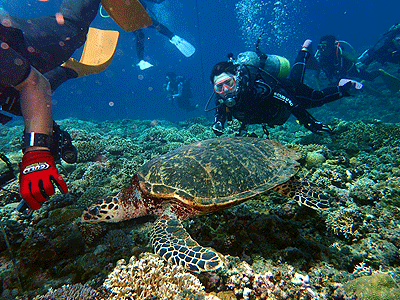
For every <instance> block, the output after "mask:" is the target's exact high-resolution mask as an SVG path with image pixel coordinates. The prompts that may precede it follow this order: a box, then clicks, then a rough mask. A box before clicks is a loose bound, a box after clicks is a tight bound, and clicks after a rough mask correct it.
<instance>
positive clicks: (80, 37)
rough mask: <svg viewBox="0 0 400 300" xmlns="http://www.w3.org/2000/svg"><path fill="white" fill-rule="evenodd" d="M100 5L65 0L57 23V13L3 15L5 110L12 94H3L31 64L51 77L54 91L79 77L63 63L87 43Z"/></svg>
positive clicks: (0, 78)
mask: <svg viewBox="0 0 400 300" xmlns="http://www.w3.org/2000/svg"><path fill="white" fill-rule="evenodd" d="M99 4H100V0H64V1H63V2H62V4H61V6H60V10H59V13H61V15H62V16H63V18H64V23H63V24H58V23H57V20H56V17H55V16H54V15H52V16H45V17H39V18H33V19H29V20H25V19H21V18H17V17H12V16H9V15H1V16H0V45H1V47H0V104H1V105H2V109H4V110H7V107H8V106H9V105H7V104H5V103H4V102H5V101H7V99H8V98H9V97H8V96H5V95H4V94H7V93H8V91H10V88H12V87H14V86H17V85H18V84H20V83H21V82H23V81H24V80H25V79H26V78H27V76H28V75H29V73H30V69H31V66H33V67H34V68H36V69H37V70H38V71H39V72H40V73H42V74H43V75H44V76H45V77H46V78H48V79H49V81H50V84H51V87H52V90H55V88H56V87H58V85H59V84H61V83H62V82H64V81H66V80H67V79H69V78H73V77H77V74H76V73H75V72H74V71H72V70H70V69H67V68H63V67H60V65H61V64H62V63H64V62H65V61H66V60H68V58H69V57H70V56H71V55H72V54H73V53H74V51H75V50H76V49H78V48H79V47H81V46H82V45H83V44H84V43H85V40H86V34H87V32H88V30H89V25H90V23H91V22H92V21H93V19H94V18H95V16H96V14H97V10H98V8H99ZM4 91H5V92H4ZM14 94H15V92H14ZM14 109H15V107H14ZM9 110H11V112H12V113H13V111H12V109H9Z"/></svg>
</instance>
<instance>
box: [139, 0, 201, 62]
mask: <svg viewBox="0 0 400 300" xmlns="http://www.w3.org/2000/svg"><path fill="white" fill-rule="evenodd" d="M139 1H140V3H141V4H142V5H143V7H144V8H145V9H146V11H147V12H148V13H149V15H150V17H151V20H152V21H153V24H152V25H150V26H148V28H154V29H156V30H157V31H158V32H159V33H161V34H162V35H165V36H166V37H167V38H168V39H169V41H170V42H171V43H172V44H173V45H174V46H176V48H178V50H179V51H180V52H181V53H182V54H183V55H185V56H186V57H190V56H192V55H193V54H194V52H195V50H196V49H195V48H194V47H193V45H191V44H190V43H189V42H188V41H186V40H184V39H183V38H181V37H179V36H177V35H175V34H174V33H173V32H172V31H171V30H169V29H168V28H167V27H166V26H165V25H163V24H161V23H160V22H158V20H157V18H156V16H155V14H154V13H153V12H152V11H150V10H149V9H148V8H147V6H146V4H145V3H144V2H143V0H139ZM147 1H150V2H155V3H161V2H163V1H164V0H147ZM133 33H134V34H135V36H136V53H137V57H138V60H139V63H138V64H137V66H138V67H139V68H140V70H145V69H148V68H150V67H152V66H153V65H152V64H151V63H149V62H148V61H145V60H144V41H145V36H144V32H143V29H138V30H135V31H134V32H133Z"/></svg>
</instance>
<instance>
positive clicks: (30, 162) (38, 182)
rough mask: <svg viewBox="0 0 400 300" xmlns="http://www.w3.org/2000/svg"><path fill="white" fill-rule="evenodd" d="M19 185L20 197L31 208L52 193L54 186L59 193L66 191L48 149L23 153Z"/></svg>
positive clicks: (38, 205)
mask: <svg viewBox="0 0 400 300" xmlns="http://www.w3.org/2000/svg"><path fill="white" fill-rule="evenodd" d="M20 169H21V171H20V174H19V185H20V193H21V197H22V198H23V199H24V200H25V201H26V203H28V205H29V207H30V208H31V209H39V208H40V206H41V203H42V202H45V201H47V200H48V199H49V197H50V196H51V195H53V194H54V186H57V187H58V189H59V190H60V192H61V193H66V192H67V190H68V189H67V185H66V184H65V182H64V179H63V178H62V176H61V175H60V174H58V171H57V168H56V165H55V162H54V158H53V156H52V155H51V153H50V151H47V150H35V151H29V152H26V153H25V154H24V156H23V157H22V161H21V164H20Z"/></svg>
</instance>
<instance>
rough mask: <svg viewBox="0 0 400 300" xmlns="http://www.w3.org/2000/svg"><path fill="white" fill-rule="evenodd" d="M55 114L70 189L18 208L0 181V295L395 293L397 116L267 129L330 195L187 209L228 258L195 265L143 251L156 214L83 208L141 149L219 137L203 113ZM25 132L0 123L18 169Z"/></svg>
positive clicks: (188, 223)
mask: <svg viewBox="0 0 400 300" xmlns="http://www.w3.org/2000/svg"><path fill="white" fill-rule="evenodd" d="M58 123H59V124H60V126H61V127H62V129H66V130H67V131H68V132H69V133H70V134H71V136H72V138H73V143H74V145H75V146H76V148H77V149H78V152H79V156H78V161H77V163H75V164H66V163H64V162H62V163H61V164H59V165H58V167H59V170H60V172H61V173H62V174H63V176H64V177H65V179H66V182H67V185H68V188H69V193H68V194H65V195H62V194H59V193H58V194H56V195H54V196H53V197H52V198H51V199H50V201H48V202H46V203H45V204H44V205H43V206H42V208H41V209H39V210H38V211H35V212H34V213H33V214H32V215H31V216H24V215H21V214H19V213H16V212H15V211H14V210H15V207H16V205H17V204H18V203H17V202H16V201H17V200H16V198H15V195H14V194H12V193H10V192H9V191H13V190H14V191H15V188H16V183H15V182H14V183H11V184H9V185H8V186H6V187H4V188H6V189H7V191H4V190H2V191H0V218H1V229H2V233H1V234H0V261H1V267H0V280H1V283H2V284H1V285H0V294H1V298H2V299H215V300H216V299H399V298H400V296H399V293H400V289H399V285H398V283H399V282H400V268H399V266H400V255H399V254H400V252H399V247H400V208H399V206H400V197H399V195H400V155H399V154H400V125H396V124H389V123H383V122H381V121H379V120H372V121H365V122H363V121H354V122H348V121H344V120H340V119H334V120H333V121H332V122H331V123H330V125H331V126H332V128H333V129H334V134H333V135H315V134H312V133H310V132H308V131H306V130H305V129H303V128H302V127H300V126H299V125H298V124H296V123H295V122H288V123H287V124H285V125H283V126H280V127H277V128H274V129H271V130H270V138H271V139H275V140H278V141H280V142H282V143H284V144H287V145H288V146H289V147H293V148H295V149H297V150H298V151H301V152H302V154H303V158H302V160H301V164H302V168H301V170H300V176H303V177H305V178H307V179H308V180H310V181H312V182H314V183H315V184H318V185H321V186H323V187H324V188H325V189H326V190H327V191H328V192H329V194H330V196H331V199H332V201H331V206H332V207H331V208H330V209H328V210H325V211H323V212H315V211H313V210H310V209H309V208H307V207H299V206H298V205H297V204H296V203H295V202H294V201H292V200H288V199H287V198H284V197H283V196H280V195H277V194H275V193H274V192H272V191H270V192H267V193H266V194H263V195H261V196H258V197H256V198H254V199H252V200H250V201H247V202H246V203H244V204H242V205H239V206H236V207H233V208H231V209H228V210H224V211H219V212H216V213H212V214H209V215H205V216H201V217H196V218H191V219H188V220H185V221H184V224H185V227H186V228H187V230H188V232H189V233H190V234H191V235H192V237H193V238H194V239H195V240H197V241H198V242H199V243H200V244H202V245H203V246H207V247H213V248H214V249H216V250H217V251H219V252H220V253H222V254H223V255H224V256H225V260H226V267H225V268H224V269H222V270H220V271H218V272H216V273H206V274H201V275H194V274H189V273H187V272H186V271H185V270H182V269H181V268H178V267H173V266H170V265H168V264H167V263H165V262H164V261H162V260H160V259H159V258H158V257H157V256H155V255H153V254H151V252H152V250H151V248H150V246H149V236H148V234H149V230H150V228H151V225H152V223H153V221H154V220H155V218H154V217H151V216H148V217H143V218H138V219H135V220H129V221H125V222H122V223H117V224H102V223H101V224H88V223H82V222H81V220H80V216H81V214H82V211H83V208H84V207H86V206H87V205H88V204H90V203H91V202H92V201H93V200H94V199H97V198H101V197H103V196H104V195H107V194H109V193H111V192H116V191H119V190H120V189H122V188H123V187H125V186H127V185H128V184H129V182H130V178H131V177H132V175H133V174H135V172H136V171H137V170H138V168H139V167H140V166H141V165H142V164H143V163H145V162H146V161H148V160H150V159H152V158H154V157H157V156H158V155H161V154H164V153H166V152H168V151H170V150H173V149H176V148H178V147H180V146H182V145H184V144H189V143H192V142H195V141H199V140H203V139H207V138H213V137H214V135H213V133H212V131H211V130H210V123H209V121H207V120H206V119H203V118H195V119H190V120H187V121H184V122H179V123H172V122H167V121H161V120H152V121H151V120H149V121H143V120H141V121H138V120H120V121H114V122H111V121H109V122H102V123H96V122H91V121H82V120H77V119H66V120H61V121H59V122H58ZM234 126H235V124H232V127H234ZM22 130H23V126H22V124H18V123H13V124H12V126H2V127H0V142H1V145H2V150H1V152H2V153H4V154H6V155H7V157H8V158H9V159H10V160H11V162H12V164H13V166H14V169H15V170H16V171H17V170H18V162H19V161H20V159H21V157H22V154H21V152H20V150H19V149H20V136H21V132H22ZM252 130H253V131H254V132H255V133H256V134H257V135H258V136H260V137H262V136H263V131H262V129H261V127H258V126H254V127H253V128H252ZM228 132H229V130H228ZM232 132H233V131H232ZM232 132H231V133H228V134H231V135H234V134H233V133H232ZM0 168H4V166H3V165H1V166H0ZM4 170H5V169H1V170H0V171H4ZM16 175H17V174H16ZM166 287H168V288H166Z"/></svg>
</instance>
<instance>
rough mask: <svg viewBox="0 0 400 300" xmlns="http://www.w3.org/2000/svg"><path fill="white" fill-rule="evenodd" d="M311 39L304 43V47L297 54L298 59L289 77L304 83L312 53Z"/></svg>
mask: <svg viewBox="0 0 400 300" xmlns="http://www.w3.org/2000/svg"><path fill="white" fill-rule="evenodd" d="M311 43H312V42H311V40H306V41H305V42H304V43H303V47H302V49H301V50H300V51H299V53H298V54H297V57H296V60H295V62H294V65H293V67H292V69H291V70H290V74H289V78H290V79H291V80H294V81H298V82H301V83H303V81H304V75H305V73H306V64H307V61H308V59H309V58H310V56H311V55H312V54H311Z"/></svg>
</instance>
